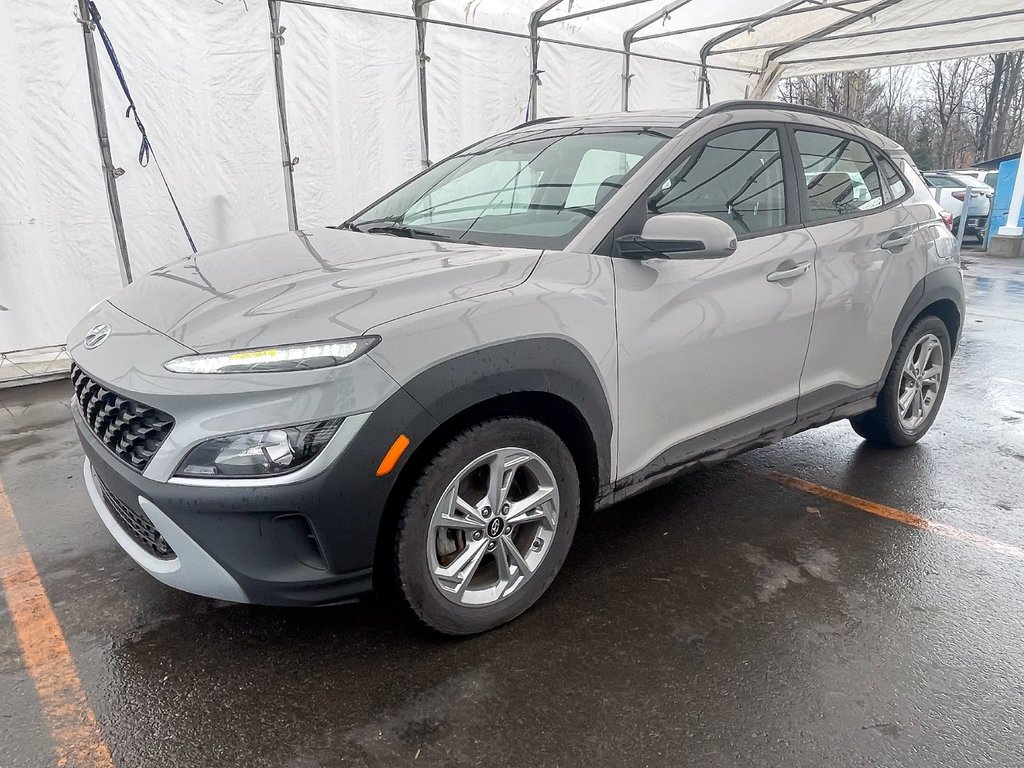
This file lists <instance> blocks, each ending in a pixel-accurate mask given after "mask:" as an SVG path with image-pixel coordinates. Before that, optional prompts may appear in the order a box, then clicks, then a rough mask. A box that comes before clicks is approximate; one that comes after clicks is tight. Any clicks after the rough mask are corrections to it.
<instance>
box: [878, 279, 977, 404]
mask: <svg viewBox="0 0 1024 768" xmlns="http://www.w3.org/2000/svg"><path fill="white" fill-rule="evenodd" d="M943 300H946V301H950V302H952V303H953V305H954V306H955V307H956V311H957V314H958V315H959V323H958V325H957V333H956V334H950V339H949V342H950V346H951V348H952V350H951V351H953V352H955V351H956V348H957V343H958V342H959V340H960V336H961V335H962V332H963V327H964V289H963V278H962V277H961V276H960V268H959V267H957V266H955V265H950V266H948V267H942V268H940V269H936V270H933V271H931V272H929V273H928V274H926V275H925V276H924V277H923V278H922V279H921V280H919V281H918V283H917V285H915V286H914V288H913V290H912V291H911V292H910V295H909V296H908V297H907V300H906V302H905V303H904V304H903V309H902V310H901V311H900V314H899V317H898V318H897V320H896V325H895V326H894V327H893V329H892V348H891V349H890V351H889V357H888V358H887V360H886V361H885V368H884V369H883V373H882V378H881V380H880V381H879V382H878V386H877V388H876V392H878V391H881V389H882V386H883V385H884V384H885V378H886V376H887V375H888V374H889V368H890V367H892V361H893V360H894V359H895V357H896V352H897V351H898V350H899V346H900V343H901V342H902V341H903V337H904V336H906V335H907V331H909V330H910V326H911V325H912V324H913V322H914V320H915V319H916V318H917V317H918V316H919V315H920V314H921V313H922V312H923V311H924V310H925V309H927V308H928V307H929V306H931V305H932V304H935V303H936V302H938V301H943Z"/></svg>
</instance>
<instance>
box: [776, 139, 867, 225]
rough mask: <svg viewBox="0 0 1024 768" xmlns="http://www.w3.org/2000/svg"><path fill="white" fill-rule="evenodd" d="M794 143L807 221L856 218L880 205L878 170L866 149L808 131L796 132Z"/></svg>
mask: <svg viewBox="0 0 1024 768" xmlns="http://www.w3.org/2000/svg"><path fill="white" fill-rule="evenodd" d="M796 143H797V148H798V150H799V152H800V163H801V165H802V166H803V174H802V176H803V179H802V181H803V183H804V184H805V185H806V188H807V204H808V206H807V207H808V210H807V217H808V219H809V220H810V221H823V220H825V219H836V218H841V217H843V216H855V215H857V214H860V213H864V212H866V211H870V210H872V209H873V208H878V207H880V206H881V205H882V185H881V181H880V180H879V178H878V168H877V167H875V162H874V160H872V159H871V153H870V152H869V151H868V148H867V146H865V145H864V144H861V143H860V142H859V141H857V140H855V139H851V138H850V137H848V136H833V135H831V134H826V133H816V132H811V131H796Z"/></svg>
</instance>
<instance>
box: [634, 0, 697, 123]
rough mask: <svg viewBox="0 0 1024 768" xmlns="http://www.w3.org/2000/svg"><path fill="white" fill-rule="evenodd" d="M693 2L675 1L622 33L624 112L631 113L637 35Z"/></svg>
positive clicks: (688, 0) (687, 0) (686, 0)
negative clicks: (633, 59) (633, 65)
mask: <svg viewBox="0 0 1024 768" xmlns="http://www.w3.org/2000/svg"><path fill="white" fill-rule="evenodd" d="M691 1H692V0H673V2H671V3H669V4H668V5H665V6H662V7H661V8H659V9H658V10H657V11H655V12H654V13H652V14H651V15H650V16H648V17H647V18H645V19H642V20H641V21H639V22H637V23H636V24H634V25H633V26H632V27H630V28H629V29H627V30H626V31H625V32H623V33H622V97H621V100H622V111H623V112H628V111H629V83H630V81H631V80H632V79H633V74H632V72H631V71H630V69H631V68H632V58H633V56H634V55H635V54H633V50H632V49H633V41H634V40H635V39H637V37H636V35H637V33H638V32H641V31H642V30H644V29H646V28H647V27H649V26H650V25H651V24H653V23H654V22H656V21H660V20H662V19H667V18H668V16H669V14H670V13H672V12H673V11H676V10H678V9H680V8H682V7H683V6H684V5H687V4H689V3H690V2H691Z"/></svg>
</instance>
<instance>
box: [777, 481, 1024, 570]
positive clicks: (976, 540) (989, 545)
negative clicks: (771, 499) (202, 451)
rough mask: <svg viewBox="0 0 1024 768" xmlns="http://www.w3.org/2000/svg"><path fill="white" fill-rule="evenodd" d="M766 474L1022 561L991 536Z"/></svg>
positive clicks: (1020, 553) (1021, 553)
mask: <svg viewBox="0 0 1024 768" xmlns="http://www.w3.org/2000/svg"><path fill="white" fill-rule="evenodd" d="M766 474H767V476H768V477H770V478H771V479H772V480H774V481H775V482H776V483H779V484H780V485H786V486H789V487H790V488H796V489H797V490H798V491H804V492H805V493H813V494H814V495H815V496H821V497H822V498H825V499H831V500H832V501H838V502H839V503H840V504H845V505H846V506H848V507H853V508H854V509H859V510H861V511H863V512H869V513H870V514H872V515H878V516H879V517H885V518H888V519H889V520H895V521H896V522H897V523H903V524H904V525H909V526H911V527H912V528H919V529H921V530H922V531H930V532H931V533H935V534H938V535H939V536H945V537H946V538H948V539H955V540H956V541H962V542H964V543H966V544H971V545H973V546H975V547H981V548H982V549H988V550H991V551H992V552H1000V553H1001V554H1004V555H1009V556H1011V557H1017V558H1020V559H1022V560H1024V549H1021V548H1020V547H1015V546H1013V545H1012V544H1004V543H1003V542H1001V541H996V540H995V539H990V538H988V537H986V536H981V535H979V534H977V533H971V532H970V531H965V530H963V529H962V528H957V527H956V526H953V525H947V524H946V523H937V522H935V521H933V520H928V519H927V518H924V517H920V516H918V515H914V514H911V513H910V512H904V511H903V510H902V509H896V508H895V507H887V506H885V505H884V504H878V503H877V502H874V501H868V500H867V499H861V498H859V497H857V496H851V495H850V494H848V493H843V492H842V491H836V490H833V489H832V488H826V487H824V486H822V485H815V484H814V483H809V482H807V481H806V480H801V479H800V478H798V477H790V476H789V475H783V474H780V473H778V472H767V473H766Z"/></svg>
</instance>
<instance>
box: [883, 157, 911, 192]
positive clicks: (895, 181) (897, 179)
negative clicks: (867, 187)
mask: <svg viewBox="0 0 1024 768" xmlns="http://www.w3.org/2000/svg"><path fill="white" fill-rule="evenodd" d="M882 175H883V176H885V181H886V183H887V184H888V185H889V190H890V191H891V192H892V199H893V200H899V199H900V198H901V197H903V196H904V195H905V194H907V184H906V182H905V181H903V177H902V176H900V172H899V171H897V170H896V166H895V165H893V164H892V163H891V162H889V160H888V159H887V158H884V157H883V158H882Z"/></svg>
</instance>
